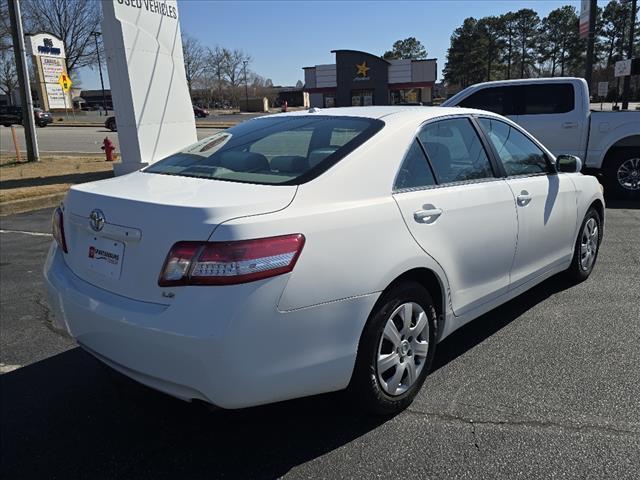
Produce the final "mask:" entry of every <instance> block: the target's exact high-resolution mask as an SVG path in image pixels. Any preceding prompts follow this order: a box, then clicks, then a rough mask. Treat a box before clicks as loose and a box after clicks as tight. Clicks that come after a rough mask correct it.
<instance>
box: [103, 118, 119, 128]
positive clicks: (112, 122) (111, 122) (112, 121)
mask: <svg viewBox="0 0 640 480" xmlns="http://www.w3.org/2000/svg"><path fill="white" fill-rule="evenodd" d="M104 126H105V128H108V129H109V130H111V131H112V132H117V131H118V126H117V125H116V117H115V116H113V115H112V116H110V117H107V119H106V120H105V121H104Z"/></svg>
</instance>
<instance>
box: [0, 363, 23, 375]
mask: <svg viewBox="0 0 640 480" xmlns="http://www.w3.org/2000/svg"><path fill="white" fill-rule="evenodd" d="M19 368H22V365H11V364H6V363H0V375H2V374H3V373H9V372H13V371H14V370H17V369H19Z"/></svg>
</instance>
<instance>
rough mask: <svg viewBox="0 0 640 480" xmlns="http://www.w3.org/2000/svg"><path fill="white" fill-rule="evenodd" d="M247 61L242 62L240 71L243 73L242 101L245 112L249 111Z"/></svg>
mask: <svg viewBox="0 0 640 480" xmlns="http://www.w3.org/2000/svg"><path fill="white" fill-rule="evenodd" d="M247 63H249V62H248V61H247V60H243V61H242V70H243V71H244V99H245V103H246V108H247V112H248V111H249V84H248V83H247Z"/></svg>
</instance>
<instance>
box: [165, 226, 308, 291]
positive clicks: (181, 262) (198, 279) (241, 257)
mask: <svg viewBox="0 0 640 480" xmlns="http://www.w3.org/2000/svg"><path fill="white" fill-rule="evenodd" d="M304 241H305V239H304V235H302V234H294V235H284V236H281V237H269V238H259V239H254V240H241V241H236V242H178V243H176V244H175V245H174V246H173V247H171V250H170V251H169V254H168V255H167V259H166V260H165V263H164V266H163V268H162V272H161V274H160V279H159V280H158V284H159V285H160V286H161V287H167V286H172V285H232V284H237V283H246V282H253V281H255V280H261V279H263V278H269V277H273V276H276V275H281V274H283V273H288V272H290V271H291V270H293V267H294V266H295V264H296V261H297V260H298V257H299V256H300V252H301V251H302V247H303V246H304Z"/></svg>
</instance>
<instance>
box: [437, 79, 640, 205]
mask: <svg viewBox="0 0 640 480" xmlns="http://www.w3.org/2000/svg"><path fill="white" fill-rule="evenodd" d="M442 106H444V107H452V106H460V107H467V108H478V109H481V110H489V111H491V112H495V113H498V114H500V115H505V116H507V117H508V118H510V119H511V120H513V121H514V122H516V123H518V124H519V125H522V126H523V127H524V128H525V129H526V130H527V131H528V132H529V133H531V134H532V135H534V136H535V137H536V138H537V139H538V140H540V141H541V142H542V143H543V144H544V145H545V146H546V147H547V148H548V149H549V150H551V151H552V152H553V153H554V154H555V155H562V154H570V155H577V156H579V157H580V158H581V159H582V160H583V162H584V166H585V171H586V173H595V174H600V175H602V178H603V183H604V185H605V187H606V189H605V191H606V192H608V193H611V194H613V195H617V196H621V197H626V198H630V199H635V200H640V112H637V111H621V112H602V111H590V108H589V89H588V87H587V82H586V81H585V80H584V79H582V78H535V79H523V80H504V81H498V82H486V83H479V84H476V85H472V86H471V87H468V88H466V89H464V90H462V91H461V92H459V93H458V94H456V95H454V96H453V97H452V98H450V99H449V100H447V101H446V102H444V103H443V104H442Z"/></svg>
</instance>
